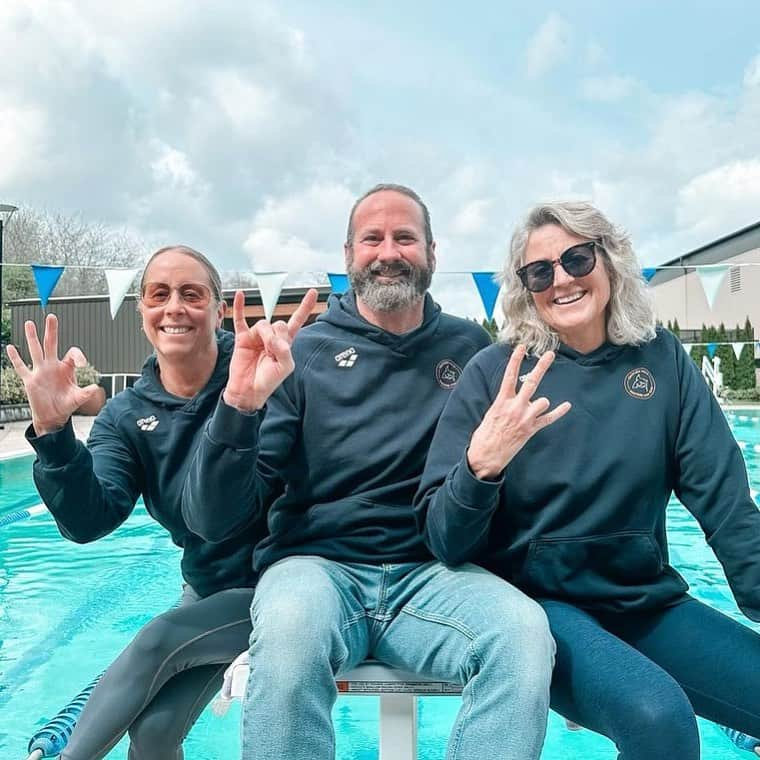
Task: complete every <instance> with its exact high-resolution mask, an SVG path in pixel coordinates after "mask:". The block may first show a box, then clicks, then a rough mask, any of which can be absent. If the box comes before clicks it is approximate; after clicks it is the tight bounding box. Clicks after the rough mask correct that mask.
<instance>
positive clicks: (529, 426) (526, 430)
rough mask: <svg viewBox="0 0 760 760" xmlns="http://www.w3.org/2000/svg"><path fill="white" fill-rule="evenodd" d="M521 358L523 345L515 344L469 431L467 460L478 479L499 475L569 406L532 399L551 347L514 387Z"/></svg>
mask: <svg viewBox="0 0 760 760" xmlns="http://www.w3.org/2000/svg"><path fill="white" fill-rule="evenodd" d="M524 358H525V347H524V346H517V348H515V350H514V351H513V352H512V356H511V357H510V359H509V362H508V364H507V368H506V370H505V371H504V378H503V379H502V381H501V388H500V389H499V393H498V394H497V396H496V398H495V399H494V402H493V404H491V408H490V409H489V410H488V411H487V412H486V414H485V416H484V417H483V421H482V422H481V423H480V425H479V426H478V428H477V429H476V430H475V432H474V433H473V434H472V439H471V441H470V448H469V449H468V450H467V462H468V463H469V465H470V469H471V470H472V471H473V473H474V474H475V475H476V476H477V477H478V478H480V479H485V480H493V479H495V478H498V477H500V475H501V472H502V470H503V469H504V468H505V467H506V466H507V465H508V464H509V463H510V462H511V461H512V458H513V457H514V456H515V454H517V452H518V451H520V449H521V448H522V447H523V446H524V445H525V444H526V443H527V442H528V440H529V439H530V438H531V437H532V436H533V435H535V434H536V433H537V432H538V431H539V430H542V429H543V428H545V427H546V426H547V425H551V424H552V423H553V422H556V421H557V420H558V419H559V418H560V417H562V416H564V415H565V414H567V412H568V411H569V410H570V403H569V402H567V401H565V402H563V403H562V404H560V405H559V406H557V407H555V408H554V409H552V411H548V409H549V399H547V398H537V399H536V400H535V401H533V400H532V398H533V395H534V394H535V392H536V390H537V388H538V385H539V383H540V382H541V380H542V379H543V377H544V375H545V374H546V371H547V370H548V369H549V367H550V366H551V363H552V362H553V361H554V353H553V352H551V351H547V352H546V353H545V354H544V355H543V356H542V357H541V358H540V359H539V360H538V362H537V363H536V366H535V367H534V368H533V370H532V371H531V372H530V374H529V375H528V376H527V377H526V378H525V380H524V381H523V384H522V387H521V388H520V390H519V391H518V390H517V377H518V373H519V372H520V365H521V364H522V360H523V359H524Z"/></svg>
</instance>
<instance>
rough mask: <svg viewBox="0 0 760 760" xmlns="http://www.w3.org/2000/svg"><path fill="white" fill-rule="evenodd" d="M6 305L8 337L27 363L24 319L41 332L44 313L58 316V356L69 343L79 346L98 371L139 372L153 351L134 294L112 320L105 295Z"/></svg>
mask: <svg viewBox="0 0 760 760" xmlns="http://www.w3.org/2000/svg"><path fill="white" fill-rule="evenodd" d="M9 308H10V311H11V337H12V340H13V342H14V344H15V345H16V347H17V348H18V349H19V351H20V352H21V356H22V357H23V358H24V361H26V362H27V363H28V362H29V361H30V357H29V352H28V351H27V350H26V341H25V340H24V322H25V321H26V320H28V319H30V320H32V322H34V323H35V324H36V325H37V331H38V333H40V334H42V329H43V325H44V323H45V315H46V314H47V313H53V314H55V315H56V316H57V317H58V347H59V352H60V355H63V353H64V352H65V351H66V349H67V348H68V347H69V346H79V348H81V349H82V351H84V355H85V356H86V357H87V360H88V361H89V362H90V364H92V366H93V367H95V369H97V370H98V372H101V373H104V374H113V373H128V374H136V373H139V371H140V368H141V367H142V365H143V363H144V361H145V359H146V358H147V357H148V356H149V355H150V353H151V351H152V350H153V349H152V348H151V345H150V343H148V341H147V340H146V339H145V335H144V334H143V332H142V330H141V329H140V315H139V314H138V312H137V299H136V296H134V295H128V296H127V297H126V298H125V299H124V303H122V305H121V309H119V312H118V314H117V315H116V319H114V320H112V319H111V310H110V306H109V301H108V296H103V297H97V296H96V297H93V296H87V297H82V298H51V299H50V301H49V302H48V305H47V308H46V309H43V308H42V306H40V302H39V300H38V299H25V300H19V301H13V302H11V303H10V304H9Z"/></svg>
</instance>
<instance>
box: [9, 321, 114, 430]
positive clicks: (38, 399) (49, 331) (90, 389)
mask: <svg viewBox="0 0 760 760" xmlns="http://www.w3.org/2000/svg"><path fill="white" fill-rule="evenodd" d="M24 333H25V335H26V345H27V347H28V349H29V355H30V356H31V357H32V368H31V369H29V367H27V366H26V364H24V362H23V361H22V359H21V356H20V355H19V352H18V351H17V350H16V348H15V347H14V346H8V348H7V351H8V358H9V359H10V360H11V364H12V365H13V369H15V370H16V372H17V373H18V376H19V377H20V378H21V380H22V382H23V383H24V390H25V391H26V397H27V399H28V401H29V407H30V409H31V410H32V426H33V427H34V432H35V433H36V434H37V435H45V434H46V433H52V432H53V431H55V430H60V429H61V428H62V427H63V426H64V425H65V424H66V423H67V422H68V420H69V417H71V415H72V414H74V412H75V411H76V410H77V409H79V407H80V406H82V404H84V403H85V402H87V401H89V400H90V398H92V397H93V396H94V395H95V394H97V393H98V390H99V389H98V386H97V385H88V386H87V387H85V388H80V387H79V386H78V385H77V383H76V378H75V375H74V369H75V367H84V366H85V365H86V364H87V359H85V356H84V354H83V353H82V352H81V350H80V349H78V348H76V347H75V346H73V347H72V348H70V349H69V350H68V351H67V352H66V353H65V355H64V357H63V359H59V358H58V319H57V318H56V316H55V315H54V314H48V315H47V317H46V319H45V333H44V335H43V336H42V345H40V341H39V338H38V337H37V328H36V327H35V325H34V322H25V323H24Z"/></svg>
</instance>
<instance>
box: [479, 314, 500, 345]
mask: <svg viewBox="0 0 760 760" xmlns="http://www.w3.org/2000/svg"><path fill="white" fill-rule="evenodd" d="M480 324H481V327H483V329H484V330H485V331H486V332H487V333H488V334H489V335H490V336H491V342H492V343H495V342H496V339H497V338H498V336H499V328H498V326H497V325H496V320H495V319H494V318H493V317H491V319H485V318H484V319H483V320H482V321H481V323H480Z"/></svg>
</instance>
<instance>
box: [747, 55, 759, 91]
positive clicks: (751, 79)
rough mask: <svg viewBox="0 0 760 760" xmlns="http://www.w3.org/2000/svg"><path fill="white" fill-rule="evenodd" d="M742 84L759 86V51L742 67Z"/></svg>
mask: <svg viewBox="0 0 760 760" xmlns="http://www.w3.org/2000/svg"><path fill="white" fill-rule="evenodd" d="M744 86H745V87H760V53H758V54H757V55H756V56H755V57H754V58H753V59H752V60H751V61H750V62H749V64H748V65H747V68H746V69H744Z"/></svg>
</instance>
